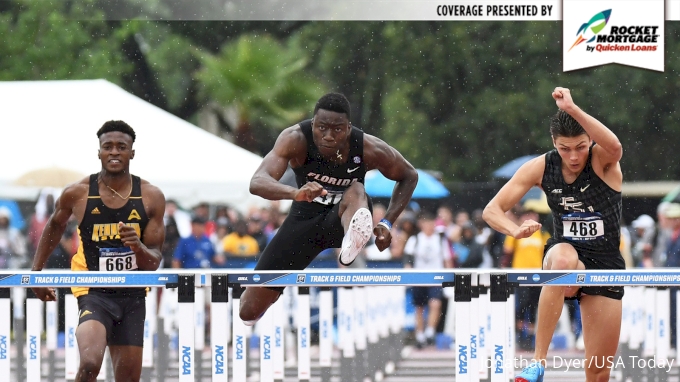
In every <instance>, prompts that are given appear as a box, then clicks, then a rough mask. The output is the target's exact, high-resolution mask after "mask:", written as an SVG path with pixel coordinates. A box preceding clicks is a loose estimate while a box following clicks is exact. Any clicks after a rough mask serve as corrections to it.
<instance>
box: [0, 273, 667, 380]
mask: <svg viewBox="0 0 680 382" xmlns="http://www.w3.org/2000/svg"><path fill="white" fill-rule="evenodd" d="M224 271H225V270H224V269H220V270H214V271H210V270H196V271H195V272H193V271H190V270H178V272H177V273H169V272H165V270H164V272H160V271H159V272H127V273H111V274H101V275H93V272H71V271H59V272H47V271H46V272H30V271H27V272H22V273H12V272H6V271H5V272H0V380H3V381H9V380H11V373H10V370H11V353H10V351H9V343H10V338H12V337H11V334H12V333H11V332H10V323H11V317H10V315H9V312H10V293H9V288H14V290H13V294H12V299H13V300H14V301H13V304H14V317H13V318H14V327H15V330H14V334H15V337H14V338H15V341H14V342H15V345H16V347H17V353H16V359H17V361H16V362H17V363H16V364H17V367H16V368H15V369H16V375H17V378H18V380H20V381H23V380H26V381H40V380H41V370H42V366H43V363H42V360H41V353H42V352H41V340H40V339H41V336H42V332H43V322H45V323H46V329H45V332H46V343H45V347H46V349H47V351H48V354H49V355H48V356H49V357H51V358H52V359H51V360H50V362H49V364H48V365H49V366H53V364H54V362H53V354H54V353H53V352H54V350H55V349H56V331H57V329H56V304H55V303H54V302H48V303H47V306H46V310H45V311H46V317H45V320H43V315H42V314H43V302H42V301H40V300H38V299H37V298H35V297H31V296H29V298H28V299H26V312H27V314H26V316H25V317H24V316H23V310H22V306H23V301H24V298H25V289H24V288H26V287H36V286H42V287H59V288H66V287H72V286H90V287H152V288H153V287H167V288H177V306H178V310H177V314H178V320H179V322H180V323H181V325H180V326H179V339H178V359H177V362H178V366H177V367H178V370H177V371H178V376H179V380H180V381H195V380H197V379H198V380H203V379H204V377H208V376H204V375H203V373H202V370H203V367H202V365H201V362H202V357H201V354H202V352H203V350H204V349H205V346H206V339H205V336H204V334H205V330H204V329H205V321H206V317H205V311H204V307H205V305H206V298H209V299H210V334H211V335H210V344H209V347H210V350H211V365H210V369H211V375H210V380H212V381H227V378H228V375H231V380H232V381H236V382H245V381H246V379H247V368H248V356H249V352H248V349H247V336H248V331H249V330H250V329H249V328H248V327H246V326H245V325H243V323H242V322H241V320H240V319H239V318H238V309H232V315H231V317H230V315H229V313H228V312H229V303H230V302H231V303H232V304H233V306H234V307H238V304H239V298H240V294H241V292H242V287H245V286H249V287H250V286H260V287H261V286H275V287H285V286H294V287H297V289H298V293H299V296H298V304H297V311H296V318H297V320H296V322H297V352H298V356H297V361H298V364H297V370H298V373H297V379H298V380H299V381H309V380H310V378H311V376H312V371H311V361H310V346H309V345H310V340H311V338H310V335H311V331H310V305H309V288H310V287H321V291H320V292H319V361H318V364H319V369H320V370H319V372H320V378H321V380H322V381H330V380H331V371H330V368H331V363H332V354H333V351H332V350H333V339H332V334H331V333H332V328H333V315H334V309H333V295H332V290H331V288H332V287H336V288H338V290H337V300H338V308H337V312H336V313H337V328H338V347H339V348H340V349H341V351H342V355H341V359H340V379H341V380H342V381H343V382H344V381H363V380H374V379H375V380H378V379H380V375H381V374H382V373H384V372H390V371H391V370H393V368H394V365H395V364H396V363H397V362H398V360H399V357H400V348H401V347H402V337H401V336H402V328H403V326H404V304H405V302H404V291H405V287H406V286H442V287H444V288H454V299H453V300H454V303H455V352H456V367H455V370H456V372H455V380H456V381H459V382H468V381H474V382H477V381H484V380H489V381H492V382H500V381H503V382H506V381H508V380H512V378H513V373H514V369H515V367H514V366H513V363H514V359H515V354H514V351H515V350H514V337H515V335H514V325H513V324H512V323H513V322H514V303H513V298H514V296H513V294H512V291H513V289H514V287H516V286H541V285H562V286H569V285H582V286H611V285H625V286H634V287H633V288H628V289H627V293H626V297H624V298H625V300H624V312H623V321H622V335H621V340H620V342H621V344H622V346H621V351H622V352H629V353H630V352H633V353H631V354H640V357H641V358H645V357H646V358H651V357H655V358H657V359H668V356H669V350H670V336H669V330H668V329H669V328H670V317H669V315H670V310H669V309H668V304H666V303H665V301H669V298H670V293H669V290H668V289H667V288H666V287H668V286H677V285H680V272H674V271H672V270H671V271H669V270H667V269H666V270H662V271H660V270H651V271H578V272H576V271H573V272H560V271H526V272H525V271H509V272H502V273H501V272H496V271H490V270H489V271H487V272H481V271H480V270H461V269H456V270H442V271H427V272H423V271H417V270H403V269H399V270H351V271H350V270H333V271H324V270H314V271H300V272H272V271H258V272H255V271H243V270H240V269H235V270H234V271H236V272H234V273H229V274H225V273H224ZM649 285H651V286H654V288H650V287H648V286H649ZM205 287H210V295H209V296H206V289H207V288H205ZM229 288H231V290H232V295H231V299H230V298H229V297H230V296H229ZM657 290H658V291H657ZM155 296H156V294H155V293H150V294H149V295H148V296H147V300H146V301H147V320H146V322H145V331H144V352H143V366H144V368H145V372H146V377H147V378H148V377H149V375H150V374H149V370H151V369H153V368H155V369H156V370H158V369H161V370H163V368H164V367H165V368H167V364H168V363H167V359H165V360H163V357H162V356H163V355H162V354H159V355H158V357H157V358H158V359H154V357H153V349H154V346H153V339H154V335H155V333H156V332H157V331H158V330H159V329H162V325H163V320H162V318H163V317H161V320H159V321H158V326H157V325H156V323H157V321H156V320H157V317H155V312H156V308H157V306H156V304H157V301H156V298H155ZM65 304H66V308H65V311H66V328H65V336H66V340H65V374H66V375H65V377H66V379H67V380H72V379H73V378H74V377H75V373H76V371H77V365H78V350H77V343H76V339H75V328H76V326H77V322H78V317H77V311H78V309H77V303H76V300H75V298H74V297H73V296H72V295H67V297H66V299H65ZM283 316H284V315H283V313H282V305H281V303H280V302H277V303H276V304H274V305H273V306H272V307H271V308H270V309H269V310H268V312H267V313H266V314H265V315H264V316H263V317H262V319H261V320H260V322H258V324H257V325H258V330H259V331H260V338H261V341H260V352H259V354H260V360H259V368H260V371H259V373H260V379H259V380H260V381H282V380H283V378H284V368H283V366H284V365H283V340H284V338H283V336H282V330H283V329H282V328H283V325H284V323H283V322H282V320H283ZM643 317H644V320H642V318H643ZM678 317H679V318H680V314H678ZM24 319H25V325H26V333H25V337H24V336H23V332H22V331H21V330H20V328H21V327H22V326H23V324H24V321H23V320H24ZM675 324H676V326H677V324H678V323H677V322H676V323H675ZM161 331H162V330H161ZM643 334H644V335H643ZM230 340H231V341H230ZM159 342H160V337H159ZM230 342H231V350H232V356H231V360H232V362H231V365H229V364H228V359H229V357H228V355H227V352H228V349H229V344H230ZM24 346H25V349H24ZM24 353H25V354H24ZM166 358H167V354H166ZM159 363H160V365H159ZM230 368H231V369H230ZM229 370H231V373H229ZM24 371H25V374H24ZM109 374H110V371H109ZM48 375H50V376H51V377H54V375H53V373H52V372H49V373H48ZM452 377H453V376H452ZM638 377H639V376H638V375H633V374H631V375H624V379H623V380H624V381H625V380H626V378H631V379H632V380H640V379H638ZM100 378H101V379H104V380H106V379H107V368H105V367H103V368H102V373H101V374H100ZM658 378H660V377H659V376H658V375H657V379H658ZM109 379H111V378H110V376H109ZM161 379H162V378H160V377H159V378H158V380H161Z"/></svg>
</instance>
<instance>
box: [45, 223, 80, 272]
mask: <svg viewBox="0 0 680 382" xmlns="http://www.w3.org/2000/svg"><path fill="white" fill-rule="evenodd" d="M76 230H77V228H76V227H75V226H73V225H72V224H69V225H67V226H66V229H65V230H64V233H63V234H62V235H61V240H60V241H59V244H58V245H57V247H56V248H54V251H52V254H51V255H50V257H49V258H48V259H47V263H45V268H49V269H71V257H73V255H74V253H75V252H73V251H72V248H73V234H74V232H75V231H76Z"/></svg>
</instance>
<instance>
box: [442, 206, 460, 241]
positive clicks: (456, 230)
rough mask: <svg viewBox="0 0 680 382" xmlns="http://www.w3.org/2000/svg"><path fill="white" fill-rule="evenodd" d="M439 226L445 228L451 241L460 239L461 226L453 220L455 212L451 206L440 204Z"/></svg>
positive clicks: (445, 232)
mask: <svg viewBox="0 0 680 382" xmlns="http://www.w3.org/2000/svg"><path fill="white" fill-rule="evenodd" d="M437 227H439V229H441V230H443V232H444V234H445V235H446V238H447V239H449V241H450V242H454V241H458V240H459V239H460V227H459V226H458V225H456V223H454V222H453V212H451V209H450V208H449V207H447V206H440V207H439V208H438V209H437Z"/></svg>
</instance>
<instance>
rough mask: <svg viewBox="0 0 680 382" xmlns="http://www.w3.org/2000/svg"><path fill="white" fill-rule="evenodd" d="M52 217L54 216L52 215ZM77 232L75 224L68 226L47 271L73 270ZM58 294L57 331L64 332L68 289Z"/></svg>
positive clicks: (60, 290) (48, 261)
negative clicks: (75, 234)
mask: <svg viewBox="0 0 680 382" xmlns="http://www.w3.org/2000/svg"><path fill="white" fill-rule="evenodd" d="M50 215H52V214H51V213H50ZM76 231H77V226H74V225H73V224H69V225H67V226H66V229H65V230H64V233H63V234H62V235H61V240H60V241H59V245H57V247H56V248H54V251H52V254H51V255H50V257H49V258H48V259H47V263H45V268H46V269H71V257H73V254H74V253H75V252H73V251H72V248H73V244H74V243H73V241H74V236H73V235H74V233H76ZM56 293H57V310H58V311H59V314H58V315H57V319H58V321H57V331H59V332H63V331H64V330H65V328H66V325H65V318H66V317H65V314H64V309H65V305H64V296H65V295H66V289H65V288H57V289H56Z"/></svg>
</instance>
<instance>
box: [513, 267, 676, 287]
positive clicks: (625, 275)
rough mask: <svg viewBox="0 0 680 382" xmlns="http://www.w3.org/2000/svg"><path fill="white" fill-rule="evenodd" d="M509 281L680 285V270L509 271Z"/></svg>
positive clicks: (565, 284)
mask: <svg viewBox="0 0 680 382" xmlns="http://www.w3.org/2000/svg"><path fill="white" fill-rule="evenodd" d="M508 282H511V283H517V284H519V285H563V286H569V285H576V286H578V285H588V286H591V285H592V286H608V285H619V286H621V285H649V286H659V285H664V286H668V285H680V272H669V271H642V272H639V271H633V272H622V271H592V270H588V271H570V272H552V271H550V272H546V271H541V272H508Z"/></svg>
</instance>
